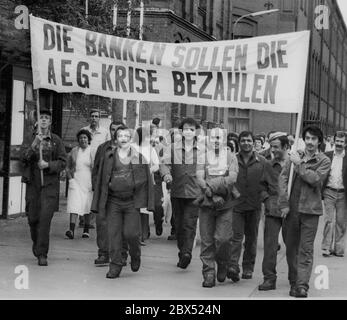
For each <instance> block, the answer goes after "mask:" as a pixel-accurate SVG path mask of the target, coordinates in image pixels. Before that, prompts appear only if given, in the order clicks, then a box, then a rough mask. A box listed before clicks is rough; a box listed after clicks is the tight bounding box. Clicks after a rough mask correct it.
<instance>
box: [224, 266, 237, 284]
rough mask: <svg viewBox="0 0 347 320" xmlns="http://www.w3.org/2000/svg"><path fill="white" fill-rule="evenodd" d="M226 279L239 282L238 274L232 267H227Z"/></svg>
mask: <svg viewBox="0 0 347 320" xmlns="http://www.w3.org/2000/svg"><path fill="white" fill-rule="evenodd" d="M227 278H228V279H231V281H233V282H238V281H240V276H239V273H238V272H237V271H236V270H235V268H233V267H229V268H228V271H227Z"/></svg>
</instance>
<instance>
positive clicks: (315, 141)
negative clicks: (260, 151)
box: [279, 126, 331, 298]
mask: <svg viewBox="0 0 347 320" xmlns="http://www.w3.org/2000/svg"><path fill="white" fill-rule="evenodd" d="M302 136H303V138H304V142H305V150H304V152H300V153H299V152H292V153H291V154H290V156H289V160H288V161H287V162H286V164H285V166H284V168H283V170H282V172H281V174H280V176H279V192H280V196H279V206H280V210H281V212H282V214H283V215H284V216H286V219H285V221H284V225H283V233H284V237H285V244H286V256H287V263H288V280H289V283H290V292H289V295H290V296H294V297H297V298H306V297H307V291H308V289H309V280H310V277H311V273H312V266H313V245H314V240H315V237H316V233H317V228H318V222H319V216H320V215H322V214H323V207H322V195H321V188H322V184H323V182H324V180H325V179H326V177H327V176H328V173H329V170H330V164H331V162H330V160H329V158H328V157H327V156H326V155H324V154H323V153H321V152H320V151H319V145H320V144H321V143H322V142H323V133H322V131H321V130H320V129H319V128H318V127H316V126H308V127H306V128H305V129H304V131H303V135H302ZM291 165H293V166H294V176H293V183H292V186H291V193H290V197H289V200H288V180H289V173H290V167H291Z"/></svg>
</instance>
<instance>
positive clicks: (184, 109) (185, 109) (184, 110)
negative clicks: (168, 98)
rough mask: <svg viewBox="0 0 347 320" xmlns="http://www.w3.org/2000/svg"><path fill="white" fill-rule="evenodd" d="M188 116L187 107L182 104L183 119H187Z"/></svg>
mask: <svg viewBox="0 0 347 320" xmlns="http://www.w3.org/2000/svg"><path fill="white" fill-rule="evenodd" d="M186 116H187V105H186V104H185V103H181V118H185V117H186Z"/></svg>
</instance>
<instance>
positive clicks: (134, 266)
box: [130, 257, 141, 272]
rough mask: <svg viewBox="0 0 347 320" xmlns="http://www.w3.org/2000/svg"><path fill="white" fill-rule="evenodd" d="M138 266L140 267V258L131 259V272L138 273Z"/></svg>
mask: <svg viewBox="0 0 347 320" xmlns="http://www.w3.org/2000/svg"><path fill="white" fill-rule="evenodd" d="M140 265H141V258H140V257H136V258H134V257H131V261H130V267H131V271H132V272H137V271H139V269H140Z"/></svg>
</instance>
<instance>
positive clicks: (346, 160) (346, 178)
mask: <svg viewBox="0 0 347 320" xmlns="http://www.w3.org/2000/svg"><path fill="white" fill-rule="evenodd" d="M325 155H326V156H327V157H328V158H329V159H330V161H331V163H332V161H333V158H334V151H328V152H325ZM330 169H331V168H330ZM329 175H330V170H329V173H328V175H327V177H326V179H325V180H324V183H323V188H322V191H324V189H325V188H326V186H327V184H328V179H329ZM342 181H343V186H344V187H345V197H346V199H347V151H345V156H344V157H343V161H342Z"/></svg>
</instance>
